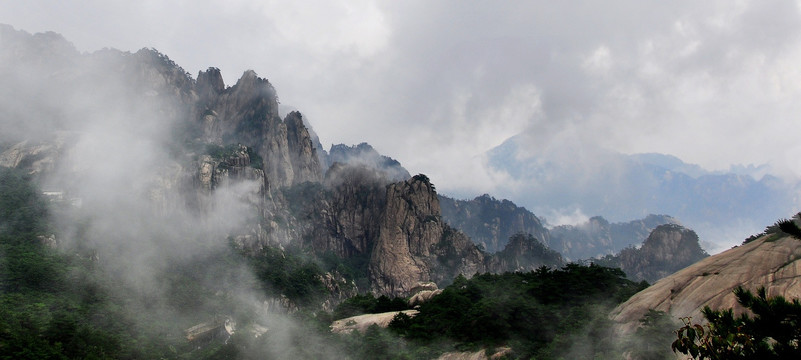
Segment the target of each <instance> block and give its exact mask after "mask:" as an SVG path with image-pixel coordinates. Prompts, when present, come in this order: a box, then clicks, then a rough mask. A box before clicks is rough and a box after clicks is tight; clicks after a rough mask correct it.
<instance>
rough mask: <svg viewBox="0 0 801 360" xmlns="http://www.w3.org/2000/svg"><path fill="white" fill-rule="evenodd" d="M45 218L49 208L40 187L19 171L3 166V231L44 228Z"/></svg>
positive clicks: (12, 232)
mask: <svg viewBox="0 0 801 360" xmlns="http://www.w3.org/2000/svg"><path fill="white" fill-rule="evenodd" d="M46 219H47V207H46V203H45V200H44V199H42V197H41V196H40V195H39V190H38V189H37V188H36V187H35V186H33V185H31V184H30V182H29V180H28V179H26V178H25V176H24V175H23V174H22V172H20V171H19V170H16V169H10V168H6V167H2V166H0V233H2V234H6V235H20V234H30V233H33V232H36V231H41V230H44V229H43V228H44V227H45V224H46ZM7 240H11V239H7Z"/></svg>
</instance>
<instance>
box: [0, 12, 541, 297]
mask: <svg viewBox="0 0 801 360" xmlns="http://www.w3.org/2000/svg"><path fill="white" fill-rule="evenodd" d="M0 36H1V37H2V40H3V41H2V43H0V58H1V59H2V60H4V61H3V62H2V63H0V75H2V76H3V77H4V79H5V80H6V82H5V85H6V86H5V87H4V88H3V90H2V91H3V95H4V97H2V98H0V105H2V106H0V111H2V112H0V125H2V128H3V130H4V131H2V139H0V166H7V167H15V168H18V169H21V170H24V171H25V172H27V173H28V174H31V175H33V176H35V177H36V178H37V181H39V182H40V183H42V184H44V185H45V186H46V187H47V188H48V189H51V190H53V192H55V193H60V194H67V195H66V196H68V197H70V198H76V199H81V201H82V204H83V205H82V209H81V212H82V213H85V214H86V215H85V216H87V217H88V218H89V220H85V221H88V222H90V223H92V224H100V225H102V226H97V228H98V230H97V231H98V233H97V234H95V235H96V236H97V238H96V239H94V238H93V240H92V242H93V245H94V246H98V247H101V248H102V247H107V248H106V249H101V250H99V251H100V252H101V253H105V252H108V253H106V256H110V255H111V253H112V252H114V251H116V250H115V249H116V248H115V246H114V245H112V244H108V245H106V244H104V239H108V238H114V239H118V238H119V239H125V238H126V237H127V236H131V237H134V238H136V237H137V236H141V230H140V227H134V226H127V225H126V224H137V223H139V224H161V225H158V226H156V225H148V227H152V228H153V229H164V230H163V231H164V232H165V233H169V232H170V231H172V227H174V226H181V225H182V224H191V223H192V222H193V221H199V222H200V224H201V225H202V226H200V225H195V226H194V227H195V228H198V229H200V228H202V227H204V226H208V227H211V228H212V230H213V231H211V230H209V231H205V232H203V233H202V236H204V237H218V238H219V239H226V238H227V239H229V242H230V243H231V244H234V245H235V246H236V247H237V248H239V249H241V250H242V251H245V252H246V253H249V254H252V255H254V256H255V255H256V254H260V253H263V252H265V251H267V250H269V249H275V248H277V249H281V251H282V253H283V252H284V251H285V250H286V251H291V252H293V253H302V254H304V255H303V256H309V257H311V258H317V259H329V260H330V261H329V260H326V261H329V263H333V265H337V264H338V265H337V266H338V267H337V266H333V265H332V267H334V268H338V269H339V270H341V271H342V272H344V273H347V275H348V276H349V277H350V279H349V280H352V281H354V282H355V283H357V284H358V285H360V286H361V291H367V290H368V289H369V290H370V291H373V292H375V293H376V294H384V295H390V296H399V295H404V296H405V295H408V292H409V291H410V290H411V289H412V288H414V287H415V286H417V284H418V283H419V282H429V281H434V282H436V283H438V284H439V285H444V284H447V283H449V282H450V281H452V280H453V278H455V277H456V276H457V275H459V274H463V275H465V276H472V275H473V274H475V273H478V272H486V271H487V264H488V261H489V260H488V259H489V255H488V254H486V253H484V252H483V251H481V250H480V249H478V248H477V247H476V245H475V244H473V243H472V242H471V241H470V239H469V238H468V236H466V235H465V234H464V233H462V232H460V231H458V230H455V229H454V228H452V227H450V226H449V225H448V224H447V223H446V221H444V220H443V219H442V217H441V210H440V200H439V197H438V195H437V193H436V191H435V189H434V186H433V184H431V182H430V181H429V179H428V177H426V176H425V175H422V174H421V175H416V176H413V177H412V176H409V174H408V172H407V171H406V170H405V169H404V168H403V167H402V166H401V165H400V164H399V163H398V162H397V161H395V160H393V159H391V158H389V157H386V156H383V155H380V154H378V152H377V151H375V149H373V148H372V147H371V146H370V145H368V144H366V143H363V144H359V145H357V146H352V147H348V146H345V145H335V146H332V147H331V150H330V153H329V154H320V153H318V152H319V149H321V146H320V144H319V142H318V140H317V137H316V136H315V135H314V134H313V132H312V131H310V130H309V128H308V127H307V126H306V121H305V119H304V118H303V115H302V114H301V112H299V111H292V112H289V113H288V114H286V116H284V117H283V118H281V117H280V116H279V105H278V97H277V92H276V90H275V88H274V87H273V86H272V84H270V82H269V81H268V80H267V79H265V78H261V77H259V76H258V75H257V74H256V73H255V72H254V71H251V70H248V71H245V72H244V73H243V74H242V76H241V77H240V78H239V79H238V80H237V81H236V83H235V84H234V85H232V86H228V85H226V84H225V83H224V81H223V78H222V74H221V73H220V70H219V69H217V68H214V67H210V68H208V69H207V70H205V71H201V72H199V73H198V75H197V78H196V79H194V78H193V77H192V76H191V75H190V74H188V73H186V72H185V71H184V70H183V69H182V68H181V67H180V66H178V65H177V64H175V63H174V62H173V61H172V60H170V59H169V58H168V57H167V56H166V55H164V54H161V53H159V52H158V51H156V50H154V49H142V50H139V51H137V52H135V53H128V52H122V51H118V50H113V49H104V50H101V51H98V52H94V53H78V52H77V51H76V50H75V49H74V47H73V46H72V45H71V44H70V43H69V42H67V41H66V40H65V39H64V38H63V37H61V36H60V35H57V34H53V33H48V34H37V35H31V34H28V33H25V32H23V31H16V30H14V29H13V28H11V27H8V26H3V27H1V28H0ZM12 89H13V90H12ZM98 89H103V91H98ZM21 127H22V128H23V129H22V130H24V131H22V130H20V128H21ZM162 223H163V224H162ZM190 227H192V226H190ZM119 229H124V230H126V231H128V232H130V234H129V235H127V234H125V233H122V232H120V231H119ZM165 237H166V236H165V235H159V236H158V237H157V238H159V239H162V238H165ZM189 237H192V236H189ZM171 241H172V240H171ZM174 241H176V244H172V245H170V248H171V249H172V248H174V249H175V251H176V252H177V253H180V251H179V249H182V248H183V247H184V246H189V247H191V246H192V245H189V244H181V243H178V241H179V240H178V239H175V240H174ZM220 242H222V243H224V240H221V241H220ZM128 243H131V244H132V243H134V242H128ZM532 246H533V244H530V243H529V244H527V245H520V246H518V247H517V248H518V249H520V250H521V251H523V250H526V249H533V248H532ZM270 251H272V250H269V251H267V253H268V254H272V253H271V252H270ZM510 251H511V250H510ZM526 251H528V250H526ZM142 254H147V255H142V256H150V254H151V253H150V252H143V253H142ZM115 255H116V254H115ZM161 255H162V254H159V255H153V256H161ZM163 255H164V256H172V255H170V253H169V252H165V253H164V254H163ZM176 256H177V255H176ZM331 256H333V258H332V257H331ZM510 256H512V255H510ZM527 256H528V255H525V256H523V258H525V259H528V258H530V256H528V257H527ZM128 257H129V258H131V261H134V260H133V259H134V257H133V256H128ZM521 259H522V258H521ZM164 261H166V262H169V261H168V260H164ZM507 263H508V264H509V266H513V267H514V268H518V267H520V266H521V264H523V265H526V264H528V265H531V266H533V264H535V263H537V262H536V261H534V260H525V261H523V263H519V262H517V261H512V262H501V263H494V265H493V266H494V267H493V269H495V270H496V271H505V270H508V269H506V268H504V267H503V266H504V265H503V264H507ZM499 264H500V265H499ZM132 266H133V265H132ZM329 276H332V277H334V278H336V277H337V276H338V275H337V274H329ZM347 291H350V290H347ZM335 296H336V294H335Z"/></svg>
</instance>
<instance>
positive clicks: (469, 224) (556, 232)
mask: <svg viewBox="0 0 801 360" xmlns="http://www.w3.org/2000/svg"><path fill="white" fill-rule="evenodd" d="M440 204H441V206H442V218H443V219H444V220H445V221H446V222H447V223H448V224H451V225H452V226H453V227H455V228H457V229H459V230H461V231H463V232H464V233H465V234H467V235H468V236H469V237H470V238H471V239H472V240H473V241H474V242H475V243H476V244H478V245H480V246H482V247H483V248H484V249H486V251H487V252H490V253H494V252H497V251H500V250H502V249H503V248H504V247H505V246H506V244H507V242H508V241H509V239H510V238H511V237H513V236H515V235H516V234H519V233H523V234H531V235H532V236H534V238H536V239H537V240H539V241H540V242H542V243H544V244H545V245H546V246H548V247H549V248H551V249H553V250H555V251H558V252H559V253H560V254H562V255H563V256H565V257H566V258H567V259H572V260H578V259H589V258H593V257H599V256H604V255H609V254H615V253H617V252H619V251H620V250H622V249H624V248H626V247H628V246H632V245H637V244H640V243H642V242H643V240H645V239H646V238H647V237H648V235H649V234H650V233H651V231H652V230H653V229H654V228H656V227H657V226H659V225H662V224H677V223H678V220H677V219H675V218H673V217H671V216H667V215H653V214H651V215H648V216H646V217H645V218H643V219H638V220H632V221H629V222H619V223H610V222H609V221H607V220H606V219H604V218H603V217H601V216H595V217H592V218H590V219H589V220H588V221H587V222H585V223H581V224H576V225H560V226H556V227H553V228H551V229H548V228H546V227H545V224H544V221H542V220H540V218H538V217H537V216H536V215H534V214H533V213H532V212H531V211H528V210H527V209H526V208H524V207H520V206H517V205H516V204H515V203H513V202H511V201H509V200H506V199H503V200H498V199H496V198H494V197H492V196H490V195H487V194H484V195H482V196H478V197H476V198H474V199H473V200H456V199H453V198H450V197H447V196H444V195H440Z"/></svg>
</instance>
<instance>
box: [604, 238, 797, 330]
mask: <svg viewBox="0 0 801 360" xmlns="http://www.w3.org/2000/svg"><path fill="white" fill-rule="evenodd" d="M799 259H801V240H798V239H796V238H793V237H791V236H788V235H786V234H769V235H764V236H762V237H760V238H758V239H757V240H754V241H752V242H749V243H747V244H744V245H741V246H738V247H735V248H732V249H730V250H727V251H724V252H722V253H720V254H717V255H714V256H710V257H708V258H706V259H703V260H701V261H699V262H697V263H695V264H693V265H690V266H689V267H686V268H684V269H682V270H680V271H678V272H676V273H674V274H672V275H670V276H667V277H665V278H663V279H661V280H659V281H658V282H656V283H655V284H653V285H651V286H650V287H648V288H647V289H645V290H643V291H641V292H639V293H637V294H635V295H634V296H632V297H631V298H630V299H629V300H628V301H626V302H625V303H623V304H621V305H620V306H618V307H617V308H616V309H615V310H614V311H613V312H612V314H611V318H612V320H613V321H615V322H616V323H617V324H618V327H619V331H620V332H630V331H632V330H633V329H635V328H636V327H637V326H638V324H639V319H640V318H642V316H643V315H644V314H645V313H646V312H647V311H648V309H654V310H659V311H664V312H667V313H668V314H670V316H671V317H673V318H679V317H686V316H691V317H693V319H694V321H702V319H703V316H702V315H701V309H703V307H704V306H709V307H711V308H713V309H727V308H733V309H734V311H735V313H738V314H739V313H742V312H743V311H744V309H743V308H742V307H741V306H740V305H739V304H738V303H737V299H736V298H735V296H734V294H733V292H732V291H733V290H734V289H735V288H736V287H737V286H742V287H744V288H745V289H747V290H751V291H755V290H757V289H758V288H760V287H765V288H766V290H767V294H768V296H776V295H782V296H784V297H786V298H788V299H795V298H799V297H801V286H798V284H799V281H801V261H799Z"/></svg>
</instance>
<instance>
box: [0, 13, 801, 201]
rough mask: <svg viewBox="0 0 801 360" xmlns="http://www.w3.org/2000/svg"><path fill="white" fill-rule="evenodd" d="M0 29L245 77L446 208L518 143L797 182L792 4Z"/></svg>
mask: <svg viewBox="0 0 801 360" xmlns="http://www.w3.org/2000/svg"><path fill="white" fill-rule="evenodd" d="M87 18H92V19H95V20H94V21H92V22H87V21H85V19H87ZM0 22H6V23H11V24H13V25H14V26H16V27H18V28H23V29H26V30H28V31H32V32H35V31H44V30H54V31H57V32H60V33H62V34H64V35H65V36H66V37H67V38H68V39H70V40H71V41H73V42H74V43H75V44H76V47H77V48H78V49H79V50H81V51H94V50H97V49H99V48H102V47H105V46H112V47H117V48H121V49H123V50H136V49H138V48H141V47H147V46H153V47H156V48H157V49H159V50H160V51H162V52H164V53H166V54H168V55H169V56H170V57H171V58H172V59H173V60H175V61H176V62H177V63H178V64H180V65H181V66H183V67H184V68H185V69H187V70H188V71H189V72H190V73H193V74H195V73H196V72H197V71H198V70H201V69H205V68H206V67H208V66H216V67H219V68H220V69H221V70H222V73H223V76H225V77H226V80H227V83H228V84H231V83H233V79H235V78H236V77H238V76H239V74H241V73H242V72H243V71H244V70H245V69H250V68H252V69H254V70H256V72H257V73H259V74H261V75H262V76H265V77H267V78H268V79H270V81H271V83H272V84H273V85H274V86H275V87H276V89H277V91H278V94H279V97H280V99H281V101H282V103H284V104H287V105H291V106H293V107H295V108H297V109H299V110H300V111H301V112H302V113H303V114H304V118H306V119H309V120H310V121H311V125H313V127H314V129H315V131H316V133H317V134H318V135H319V136H320V140H321V142H322V143H323V144H325V145H326V147H327V145H328V144H334V143H345V144H358V143H361V142H364V141H366V142H368V143H370V144H371V145H373V146H374V147H375V148H376V149H377V150H378V151H379V152H381V153H382V154H385V155H388V156H391V157H393V158H395V159H398V160H399V161H400V162H401V163H402V164H403V165H404V167H406V168H407V169H408V170H409V171H410V172H411V173H425V174H427V175H429V177H430V178H431V179H432V181H433V182H435V183H436V184H437V188H438V190H439V191H440V192H442V193H444V194H451V195H457V196H461V197H471V196H473V195H476V194H480V193H484V192H490V193H495V190H497V189H501V188H512V189H522V186H524V185H526V184H523V183H521V182H520V180H519V179H515V178H514V177H513V176H511V175H510V174H509V173H508V172H503V171H497V169H492V168H490V167H488V166H486V163H487V161H486V156H487V155H486V152H487V151H489V150H491V149H492V148H494V147H495V146H497V145H499V144H501V143H502V142H503V141H504V140H505V139H507V138H509V137H512V136H514V135H517V134H520V136H519V138H521V139H525V145H526V146H519V147H518V149H519V150H520V152H519V153H517V154H515V155H516V156H518V157H531V156H533V155H536V154H542V153H546V154H551V155H554V156H557V159H559V157H561V158H569V159H571V160H573V159H578V160H580V164H581V165H582V168H581V169H584V170H586V171H585V172H584V174H583V177H585V178H586V177H591V176H593V172H592V171H591V170H592V169H593V168H592V166H593V165H594V164H598V163H599V162H598V161H595V160H597V158H598V156H599V154H598V153H597V152H598V151H617V152H623V153H642V152H660V153H668V154H672V155H676V156H678V157H679V158H681V159H682V160H684V161H685V162H688V163H693V164H699V165H701V166H703V167H704V168H707V169H710V170H727V169H729V168H730V167H731V166H732V165H734V164H743V165H749V164H756V165H759V164H768V165H769V168H770V169H771V170H770V171H771V172H773V173H775V174H778V175H782V176H786V177H792V178H798V177H799V176H801V162H798V161H796V159H797V158H798V157H799V154H801V146H800V145H798V144H797V140H796V138H797V136H792V134H794V133H795V132H794V129H796V128H797V114H798V113H801V101H798V100H799V99H801V85H799V84H801V82H799V81H798V79H799V78H800V77H801V66H799V65H798V64H801V41H799V40H800V39H799V37H800V36H801V16H799V7H798V5H797V4H796V3H793V2H785V1H758V0H743V1H736V2H730V1H705V2H697V1H678V2H671V3H669V4H668V3H643V2H640V1H627V0H616V1H612V2H605V3H597V2H591V1H584V2H570V3H556V2H517V1H511V2H503V3H497V2H491V3H483V2H472V1H471V2H466V3H465V2H461V1H459V2H457V1H444V2H436V3H431V2H424V1H404V2H394V1H368V0H363V1H358V2H350V1H328V2H293V3H289V4H287V3H284V2H276V1H267V2H265V1H251V0H239V1H226V2H223V1H211V0H206V1H197V2H191V3H190V2H169V3H164V2H158V1H146V2H139V3H126V4H122V3H110V2H102V1H90V2H83V3H81V4H79V5H75V4H70V5H66V4H57V5H52V4H50V3H49V2H43V1H35V0H31V1H26V2H10V3H6V4H4V6H3V7H2V8H0ZM560 150H561V151H560ZM585 166H586V167H585ZM581 169H576V170H577V171H578V170H581ZM576 184H577V186H580V184H581V181H578V180H577V181H576ZM584 190H586V189H579V191H577V192H576V193H580V191H584ZM495 194H496V195H497V196H505V195H504V194H498V193H495ZM512 200H516V199H514V198H512ZM521 205H525V206H527V207H529V208H532V209H533V208H537V207H543V206H547V204H521ZM535 205H536V206H535Z"/></svg>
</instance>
